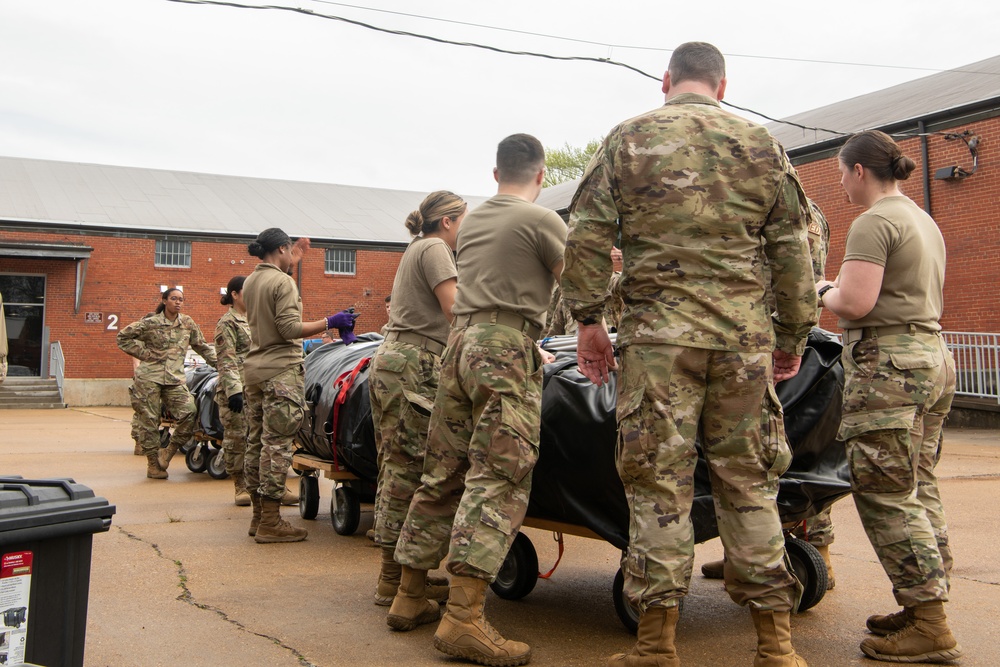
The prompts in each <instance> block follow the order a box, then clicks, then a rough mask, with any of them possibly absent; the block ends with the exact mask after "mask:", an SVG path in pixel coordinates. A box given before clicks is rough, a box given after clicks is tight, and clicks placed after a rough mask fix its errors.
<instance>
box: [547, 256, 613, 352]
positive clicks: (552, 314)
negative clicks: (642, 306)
mask: <svg viewBox="0 0 1000 667" xmlns="http://www.w3.org/2000/svg"><path fill="white" fill-rule="evenodd" d="M611 261H612V264H613V266H614V272H613V273H612V274H611V280H609V281H608V291H607V294H606V295H605V298H604V307H605V317H604V320H605V323H606V324H607V325H608V328H609V329H616V330H617V328H618V325H619V323H620V322H621V318H622V308H624V306H625V304H624V303H622V297H621V293H620V292H619V291H618V284H619V283H620V282H621V277H622V253H621V250H619V249H618V248H612V249H611ZM545 322H546V329H545V337H546V338H548V337H549V336H575V335H576V328H577V327H576V320H574V319H573V313H571V312H569V306H568V305H566V301H565V300H564V299H563V298H562V287H561V286H560V285H556V287H555V289H554V290H552V301H551V302H550V303H549V312H548V314H547V315H546V317H545ZM546 363H548V362H546Z"/></svg>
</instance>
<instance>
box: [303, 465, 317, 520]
mask: <svg viewBox="0 0 1000 667" xmlns="http://www.w3.org/2000/svg"><path fill="white" fill-rule="evenodd" d="M317 513H319V480H318V479H316V478H315V477H313V476H312V475H302V476H301V477H299V516H300V517H302V518H303V519H305V520H307V521H312V520H313V519H315V518H316V514H317Z"/></svg>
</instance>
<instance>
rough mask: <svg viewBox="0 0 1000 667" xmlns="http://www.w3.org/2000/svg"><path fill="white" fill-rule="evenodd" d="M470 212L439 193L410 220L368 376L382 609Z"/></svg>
mask: <svg viewBox="0 0 1000 667" xmlns="http://www.w3.org/2000/svg"><path fill="white" fill-rule="evenodd" d="M467 209H468V205H467V204H466V203H465V201H464V200H463V199H462V198H461V197H459V196H458V195H456V194H454V193H451V192H447V191H445V190H439V191H437V192H432V193H431V194H429V195H427V197H426V198H424V201H423V202H421V204H420V207H419V209H417V210H416V211H413V212H412V213H410V215H409V216H407V218H406V228H407V230H409V232H410V234H411V235H412V236H413V237H414V238H413V240H412V241H411V242H410V245H409V246H408V247H407V249H406V252H404V253H403V258H402V259H401V260H400V262H399V267H398V268H397V270H396V277H395V279H394V281H393V285H392V293H393V294H395V295H396V298H395V299H394V300H393V307H392V310H391V311H388V315H389V322H388V323H387V324H386V325H385V341H383V343H382V344H381V345H380V346H379V348H378V352H376V353H375V357H374V358H373V359H372V363H371V367H370V369H369V372H368V389H369V392H370V394H371V407H372V421H373V422H374V425H375V446H376V450H377V452H378V460H379V478H378V498H377V501H376V512H375V533H376V537H377V540H376V541H377V542H378V543H379V545H380V548H381V552H382V567H381V570H380V572H379V579H378V583H377V584H376V587H375V604H377V605H381V606H388V605H390V604H392V600H393V598H394V597H395V596H396V590H397V589H398V588H399V583H400V574H401V572H402V569H401V567H400V565H399V563H397V562H396V561H395V559H394V558H393V553H394V552H395V551H396V542H397V540H398V539H399V530H400V528H402V526H403V521H404V520H405V519H406V512H407V510H408V509H409V508H410V501H411V500H412V499H413V492H414V491H416V489H417V487H418V486H420V474H421V473H422V472H423V469H424V448H425V443H426V440H427V424H428V420H429V418H430V413H431V406H432V405H433V403H434V396H435V395H436V394H437V388H438V375H439V374H440V372H441V354H442V353H443V352H444V347H445V343H446V342H447V341H448V332H449V330H450V329H451V320H452V317H453V315H452V312H451V310H452V306H453V304H454V303H455V291H456V286H457V283H458V280H457V275H458V274H457V272H456V269H455V256H454V250H455V246H456V244H457V241H458V230H459V228H460V226H461V224H462V220H463V219H464V218H465V213H466V210H467ZM386 304H388V302H386ZM447 583H448V582H447V580H437V581H435V582H433V583H432V585H431V586H429V587H428V597H430V598H431V599H435V600H444V599H447V597H448V587H447Z"/></svg>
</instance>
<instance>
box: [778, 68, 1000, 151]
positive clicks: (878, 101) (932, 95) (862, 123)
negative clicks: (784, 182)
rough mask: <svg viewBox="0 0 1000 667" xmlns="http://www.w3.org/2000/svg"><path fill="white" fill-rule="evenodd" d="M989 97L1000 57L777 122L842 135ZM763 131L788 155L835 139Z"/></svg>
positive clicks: (996, 89)
mask: <svg viewBox="0 0 1000 667" xmlns="http://www.w3.org/2000/svg"><path fill="white" fill-rule="evenodd" d="M994 99H996V100H998V101H1000V56H994V57H993V58H987V59H986V60H981V61H979V62H977V63H972V64H970V65H965V66H963V67H958V68H956V69H952V70H948V71H946V72H939V73H937V74H932V75H930V76H925V77H923V78H920V79H916V80H915V81H908V82H907V83H901V84H899V85H897V86H892V87H891V88H885V89H883V90H879V91H876V92H874V93H868V94H867V95H859V96H858V97H852V98H851V99H847V100H843V101H841V102H836V103H834V104H828V105H827V106H824V107H819V108H817V109H812V110H811V111H805V112H802V113H799V114H795V115H794V116H788V117H786V118H784V119H783V120H786V121H792V122H794V123H799V124H800V125H806V126H808V127H823V128H826V129H828V130H835V131H837V132H839V133H841V134H844V135H847V134H852V133H854V132H858V131H861V130H869V129H878V128H884V127H886V126H890V125H894V124H897V123H901V122H905V121H909V120H913V121H914V122H915V121H916V120H917V119H920V118H923V117H926V116H929V115H931V114H940V113H941V112H946V111H949V110H952V109H955V110H957V109H960V108H962V107H967V106H970V105H973V104H976V103H981V102H987V101H989V100H994ZM767 129H769V130H770V131H771V134H773V135H774V136H775V137H776V138H777V139H778V141H780V142H781V144H782V145H783V146H784V147H785V150H786V151H789V152H792V151H794V150H795V149H797V148H803V147H805V146H811V145H813V144H819V143H822V142H824V141H828V140H830V139H835V138H837V136H838V135H837V134H832V133H830V132H824V131H816V130H803V129H801V128H798V127H793V126H791V125H785V124H782V123H768V124H767Z"/></svg>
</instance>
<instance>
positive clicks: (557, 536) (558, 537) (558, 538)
mask: <svg viewBox="0 0 1000 667" xmlns="http://www.w3.org/2000/svg"><path fill="white" fill-rule="evenodd" d="M552 538H553V539H554V540H555V541H556V542H558V543H559V556H558V557H557V558H556V564H555V565H553V566H552V569H551V570H549V571H548V572H546V573H545V574H542V573H541V572H539V573H538V578H539V579H548V578H549V577H551V576H552V575H553V574H555V572H556V568H557V567H559V561H561V560H562V557H563V534H562V533H552Z"/></svg>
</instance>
